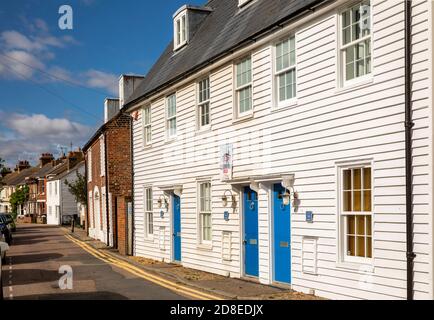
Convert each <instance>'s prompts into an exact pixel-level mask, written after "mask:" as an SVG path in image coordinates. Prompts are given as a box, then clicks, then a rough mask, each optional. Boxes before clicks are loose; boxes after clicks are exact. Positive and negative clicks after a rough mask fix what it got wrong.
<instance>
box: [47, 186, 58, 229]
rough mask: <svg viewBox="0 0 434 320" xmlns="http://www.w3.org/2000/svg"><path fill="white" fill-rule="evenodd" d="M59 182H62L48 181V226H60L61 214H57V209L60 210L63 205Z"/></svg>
mask: <svg viewBox="0 0 434 320" xmlns="http://www.w3.org/2000/svg"><path fill="white" fill-rule="evenodd" d="M54 179H55V178H54ZM59 181H60V180H48V181H47V224H48V225H55V226H57V225H60V221H61V217H60V214H58V213H56V207H59V208H60V205H61V197H60V191H59V186H60V183H59ZM56 186H57V187H56ZM56 188H57V189H56ZM56 190H57V192H56ZM60 213H61V211H60Z"/></svg>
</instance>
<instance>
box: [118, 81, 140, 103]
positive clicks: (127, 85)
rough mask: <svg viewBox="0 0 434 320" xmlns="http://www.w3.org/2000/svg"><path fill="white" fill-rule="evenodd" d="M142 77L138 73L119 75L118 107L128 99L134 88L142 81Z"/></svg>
mask: <svg viewBox="0 0 434 320" xmlns="http://www.w3.org/2000/svg"><path fill="white" fill-rule="evenodd" d="M143 79H145V77H144V76H140V75H128V74H123V75H121V77H120V79H119V108H122V107H123V106H124V104H125V101H126V100H128V98H129V97H130V96H131V95H132V94H133V92H134V90H136V89H137V88H138V86H139V85H140V84H141V83H142V82H143Z"/></svg>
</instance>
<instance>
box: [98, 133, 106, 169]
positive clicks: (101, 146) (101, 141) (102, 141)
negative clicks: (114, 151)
mask: <svg viewBox="0 0 434 320" xmlns="http://www.w3.org/2000/svg"><path fill="white" fill-rule="evenodd" d="M99 150H100V157H99V158H100V167H101V168H100V171H101V173H100V175H101V177H104V176H105V138H104V135H102V136H101V137H100V138H99Z"/></svg>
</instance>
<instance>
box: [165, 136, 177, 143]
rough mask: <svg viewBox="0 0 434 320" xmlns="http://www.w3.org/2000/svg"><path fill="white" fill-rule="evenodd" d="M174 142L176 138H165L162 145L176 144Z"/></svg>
mask: <svg viewBox="0 0 434 320" xmlns="http://www.w3.org/2000/svg"><path fill="white" fill-rule="evenodd" d="M176 140H178V137H173V138H167V139H166V140H165V141H164V143H165V144H171V143H174V142H176Z"/></svg>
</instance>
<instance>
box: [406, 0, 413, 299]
mask: <svg viewBox="0 0 434 320" xmlns="http://www.w3.org/2000/svg"><path fill="white" fill-rule="evenodd" d="M404 6H405V9H404V15H405V167H406V168H405V171H406V172H405V176H406V182H405V184H406V192H405V195H406V227H407V300H413V298H414V280H413V277H414V274H413V273H414V258H416V255H415V253H414V251H413V155H412V131H413V127H414V122H413V117H412V94H411V90H412V83H411V80H412V76H411V73H412V65H411V63H412V59H411V54H412V50H411V46H412V38H411V23H412V18H411V13H412V1H411V0H405V1H404Z"/></svg>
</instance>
